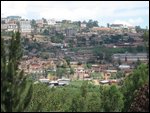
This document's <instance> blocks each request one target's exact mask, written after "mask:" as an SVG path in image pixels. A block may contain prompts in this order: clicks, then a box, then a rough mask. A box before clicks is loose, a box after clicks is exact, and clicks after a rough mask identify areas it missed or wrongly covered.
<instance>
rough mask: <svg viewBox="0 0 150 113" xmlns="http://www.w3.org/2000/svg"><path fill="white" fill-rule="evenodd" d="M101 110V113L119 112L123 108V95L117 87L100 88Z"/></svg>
mask: <svg viewBox="0 0 150 113" xmlns="http://www.w3.org/2000/svg"><path fill="white" fill-rule="evenodd" d="M100 98H101V101H102V103H101V105H102V106H101V110H102V112H119V111H122V108H123V106H124V105H123V104H124V103H123V95H122V93H121V92H120V90H119V89H118V88H117V86H115V85H112V86H110V87H108V86H106V87H105V86H101V87H100Z"/></svg>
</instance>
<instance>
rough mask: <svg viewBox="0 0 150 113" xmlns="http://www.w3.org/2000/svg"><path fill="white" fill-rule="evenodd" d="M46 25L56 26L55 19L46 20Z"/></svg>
mask: <svg viewBox="0 0 150 113" xmlns="http://www.w3.org/2000/svg"><path fill="white" fill-rule="evenodd" d="M47 24H48V25H53V26H54V25H55V24H56V20H55V19H48V20H47Z"/></svg>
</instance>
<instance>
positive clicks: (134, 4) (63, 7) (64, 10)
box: [1, 1, 149, 28]
mask: <svg viewBox="0 0 150 113" xmlns="http://www.w3.org/2000/svg"><path fill="white" fill-rule="evenodd" d="M11 15H15V16H21V17H22V18H25V19H41V18H46V19H51V18H54V19H56V20H63V19H67V20H72V21H84V20H86V21H88V20H89V19H92V20H97V21H98V22H99V26H106V24H107V23H110V24H113V23H117V24H124V25H129V26H130V25H131V26H138V25H140V26H141V27H142V28H145V27H146V26H147V27H148V28H149V2H148V1H1V17H6V16H11Z"/></svg>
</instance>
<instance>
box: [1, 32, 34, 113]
mask: <svg viewBox="0 0 150 113" xmlns="http://www.w3.org/2000/svg"><path fill="white" fill-rule="evenodd" d="M6 49H8V52H9V54H8V56H6ZM1 52H2V53H1V66H2V67H1V112H15V111H16V112H17V111H25V109H26V107H27V106H28V103H29V102H30V98H31V94H32V84H31V83H29V82H27V81H26V77H25V75H24V73H23V71H22V70H19V69H18V65H19V61H20V60H21V57H22V47H21V42H20V33H19V32H16V33H13V35H12V38H11V40H10V46H9V47H8V48H6V46H5V44H4V39H2V38H1Z"/></svg>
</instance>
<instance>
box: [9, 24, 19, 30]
mask: <svg viewBox="0 0 150 113" xmlns="http://www.w3.org/2000/svg"><path fill="white" fill-rule="evenodd" d="M17 30H18V26H17V24H8V25H7V31H17Z"/></svg>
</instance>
